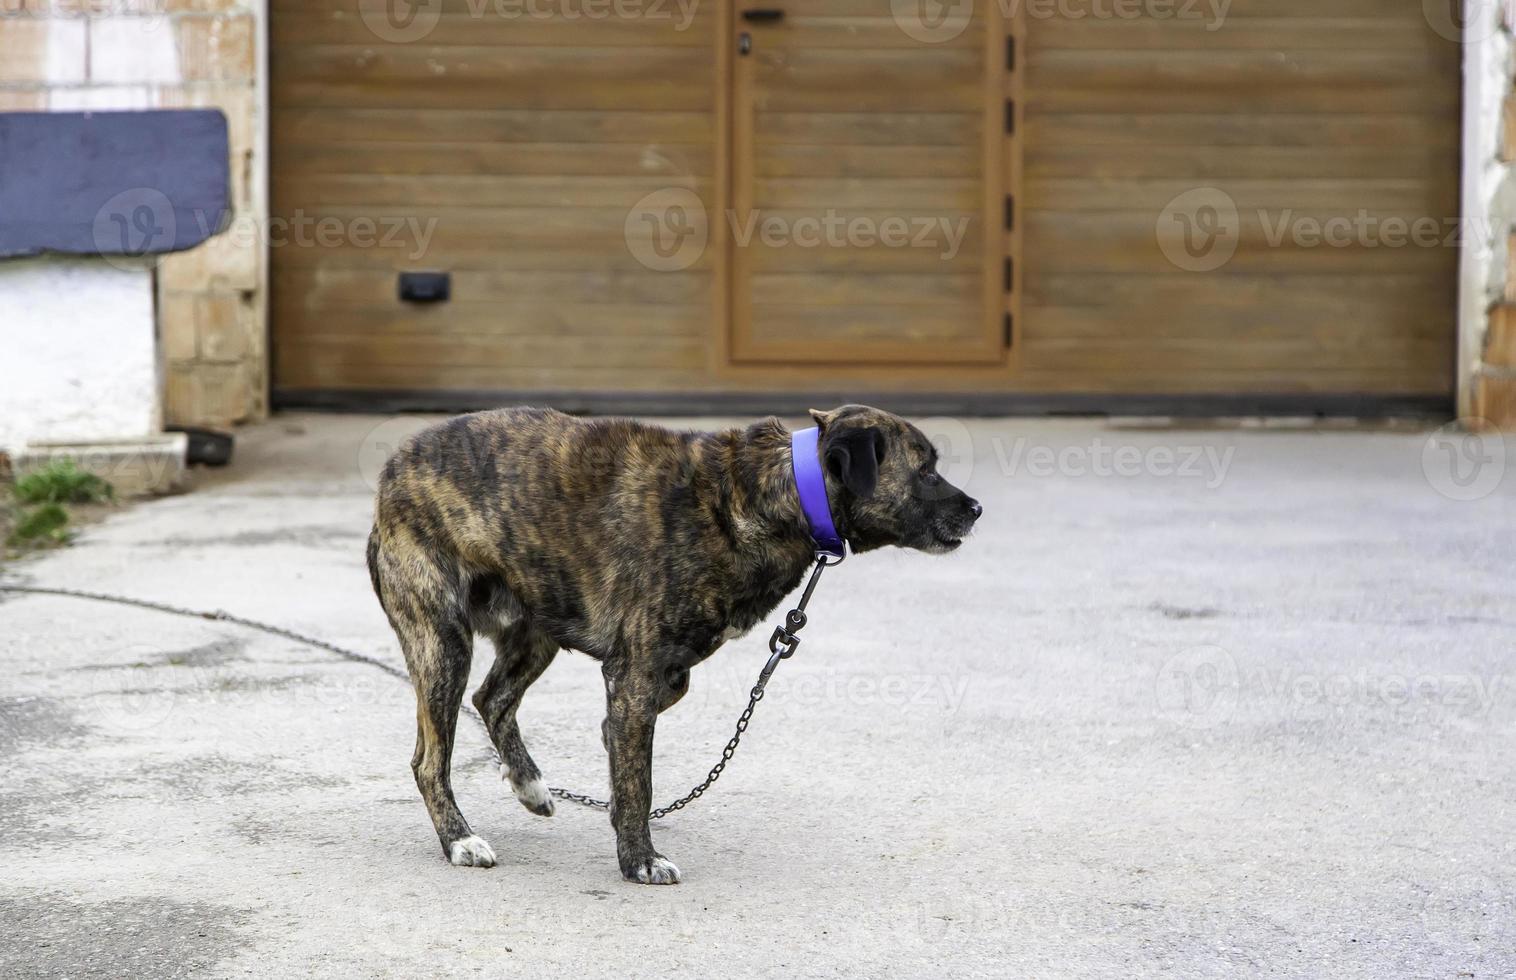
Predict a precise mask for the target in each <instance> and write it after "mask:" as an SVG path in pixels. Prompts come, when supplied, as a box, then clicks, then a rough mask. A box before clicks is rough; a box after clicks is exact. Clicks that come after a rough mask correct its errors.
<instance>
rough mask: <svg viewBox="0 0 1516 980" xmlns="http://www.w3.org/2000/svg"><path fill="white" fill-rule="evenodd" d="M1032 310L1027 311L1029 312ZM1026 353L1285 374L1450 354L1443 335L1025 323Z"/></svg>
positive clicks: (1091, 363) (1118, 366)
mask: <svg viewBox="0 0 1516 980" xmlns="http://www.w3.org/2000/svg"><path fill="white" fill-rule="evenodd" d="M1028 315H1029V316H1030V315H1031V314H1030V313H1029V314H1028ZM1026 344H1027V348H1028V355H1027V356H1028V357H1035V359H1036V361H1037V364H1038V368H1039V370H1043V371H1060V370H1061V371H1088V370H1099V369H1101V368H1107V369H1111V370H1122V371H1127V372H1142V371H1149V370H1155V369H1164V370H1169V371H1179V370H1184V371H1188V372H1192V373H1193V374H1195V375H1196V376H1202V377H1203V376H1205V375H1207V374H1209V373H1211V372H1216V371H1228V370H1231V371H1252V372H1256V373H1258V374H1266V373H1269V372H1278V373H1279V374H1281V375H1288V374H1289V373H1291V372H1293V371H1298V370H1301V365H1305V364H1310V365H1314V366H1315V369H1318V370H1321V369H1325V370H1330V369H1334V368H1335V369H1337V370H1339V371H1344V372H1351V371H1372V370H1376V369H1389V370H1395V369H1398V368H1400V367H1401V366H1403V365H1413V364H1434V363H1436V361H1437V360H1438V359H1439V358H1445V357H1451V354H1450V353H1449V350H1448V344H1447V341H1446V338H1441V337H1439V338H1435V339H1432V340H1421V339H1417V338H1406V337H1395V336H1391V337H1379V338H1377V339H1375V340H1374V342H1373V343H1370V344H1368V345H1362V344H1360V345H1357V346H1346V347H1339V348H1335V349H1334V348H1331V347H1328V346H1327V345H1326V344H1325V343H1324V339H1323V338H1322V337H1309V338H1305V339H1301V340H1257V339H1252V338H1249V339H1247V340H1246V341H1243V342H1238V343H1230V344H1228V343H1219V342H1218V340H1217V338H1216V337H1207V338H1200V339H1188V338H1180V339H1170V338H1154V337H1146V336H1143V337H1137V338H1132V339H1129V340H1121V339H1116V338H1111V339H1107V340H1103V341H1100V342H1099V343H1095V342H1091V341H1087V340H1083V339H1081V338H1068V337H1061V338H1050V339H1044V338H1043V337H1042V336H1041V335H1040V334H1038V333H1037V331H1036V330H1035V329H1028V331H1027V340H1026Z"/></svg>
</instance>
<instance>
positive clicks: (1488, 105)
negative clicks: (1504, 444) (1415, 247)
mask: <svg viewBox="0 0 1516 980" xmlns="http://www.w3.org/2000/svg"><path fill="white" fill-rule="evenodd" d="M1513 7H1516V4H1512V3H1510V2H1509V0H1467V2H1466V3H1465V16H1464V21H1463V35H1464V36H1463V41H1464V108H1463V124H1464V132H1463V151H1464V152H1463V156H1464V160H1463V208H1462V210H1463V233H1464V234H1463V242H1464V248H1463V253H1462V256H1461V268H1460V272H1459V280H1460V281H1459V331H1458V333H1459V350H1458V377H1459V390H1458V413H1459V415H1460V416H1462V417H1464V418H1465V419H1466V420H1468V421H1469V422H1470V424H1477V423H1478V422H1481V421H1489V422H1493V423H1495V424H1496V425H1499V426H1501V427H1504V428H1516V332H1513V330H1516V235H1513V229H1516V84H1513V69H1516V53H1513V46H1512V33H1511V31H1512V24H1513V23H1516V17H1513Z"/></svg>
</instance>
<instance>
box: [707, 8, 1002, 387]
mask: <svg viewBox="0 0 1516 980" xmlns="http://www.w3.org/2000/svg"><path fill="white" fill-rule="evenodd" d="M974 6H977V8H978V10H977V11H975V12H974V13H973V14H972V16H970V15H969V14H968V11H970V10H973V7H972V6H969V5H958V7H957V9H955V8H954V7H951V6H950V7H947V8H944V12H943V13H944V16H945V17H949V18H952V17H961V18H962V23H953V22H951V21H948V22H946V23H943V24H941V25H939V28H938V34H937V35H935V36H934V35H933V34H932V32H931V31H930V29H929V27H928V25H927V24H926V23H925V22H923V23H921V24H919V25H918V24H915V23H913V22H912V20H911V18H912V17H914V16H916V14H915V10H914V8H912V7H911V6H910V5H909V4H900V3H895V4H893V5H892V4H890V3H888V2H884V0H774V2H773V3H764V4H762V5H759V4H755V3H746V2H745V3H741V4H738V10H739V14H738V17H737V18H736V22H735V24H734V30H735V31H736V32H737V43H736V56H735V58H734V66H735V68H734V75H735V83H736V84H735V92H734V95H733V100H732V104H733V148H732V165H733V178H732V186H733V192H734V194H733V197H734V200H733V205H734V207H733V211H732V214H731V221H730V229H729V231H730V234H731V236H732V240H733V242H732V245H733V247H732V252H731V254H732V256H733V268H732V283H733V297H732V314H733V337H734V344H733V352H734V354H735V356H736V358H737V359H738V360H741V361H789V362H804V361H826V360H835V361H845V362H850V363H859V362H869V361H875V362H890V361H894V362H900V361H905V362H911V363H916V364H923V363H933V362H939V363H940V362H974V361H978V362H993V361H997V360H1000V359H1002V358H1003V357H1004V353H1005V342H1006V341H1005V338H1006V331H1007V327H1006V312H1007V311H1006V307H1005V299H1004V297H1005V289H1004V282H1003V279H1004V276H1003V272H1002V263H1001V255H1000V248H1001V244H1002V237H1003V236H1002V235H1000V234H999V228H998V226H997V227H994V228H987V227H986V220H985V219H986V216H988V215H997V216H998V215H999V214H1000V212H1001V211H1002V208H1001V201H1002V196H1003V193H1004V192H1003V188H1002V179H1001V177H1002V172H1003V168H1002V163H1001V153H1000V149H1001V146H1002V144H1003V142H1004V129H1003V126H1004V113H1005V110H1004V102H1003V100H1002V98H1001V97H1000V89H1001V87H1002V84H1003V77H1004V71H1005V57H1006V56H1005V36H1004V32H1003V29H1001V28H1000V21H999V17H998V13H997V7H996V5H995V4H993V3H981V4H977V5H974ZM923 9H926V7H925V6H924V7H923ZM960 11H961V12H960ZM918 28H919V29H918Z"/></svg>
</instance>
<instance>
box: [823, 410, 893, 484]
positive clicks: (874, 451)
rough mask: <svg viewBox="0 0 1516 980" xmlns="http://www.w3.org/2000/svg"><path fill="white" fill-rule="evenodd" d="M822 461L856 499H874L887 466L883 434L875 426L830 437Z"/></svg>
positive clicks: (827, 439) (825, 444) (825, 445)
mask: <svg viewBox="0 0 1516 980" xmlns="http://www.w3.org/2000/svg"><path fill="white" fill-rule="evenodd" d="M823 447H824V448H823V449H822V458H823V459H825V460H826V468H827V470H828V472H830V473H831V474H832V476H833V477H835V478H836V480H837V482H838V483H841V484H842V485H843V486H844V487H846V488H847V490H848V492H849V493H851V494H853V496H855V497H864V498H867V497H872V496H873V495H874V487H875V486H877V485H878V483H879V464H880V463H882V462H884V433H883V432H880V431H879V430H878V429H876V428H874V427H873V426H869V427H868V428H863V429H849V430H847V431H846V432H839V433H837V434H836V435H829V436H827V438H826V440H825V442H824V443H823Z"/></svg>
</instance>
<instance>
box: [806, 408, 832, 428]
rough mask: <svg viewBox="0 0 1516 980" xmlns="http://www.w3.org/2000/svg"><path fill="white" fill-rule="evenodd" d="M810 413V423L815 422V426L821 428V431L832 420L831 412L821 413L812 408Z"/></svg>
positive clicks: (819, 410) (817, 409)
mask: <svg viewBox="0 0 1516 980" xmlns="http://www.w3.org/2000/svg"><path fill="white" fill-rule="evenodd" d="M810 413H811V421H812V422H815V423H816V425H817V426H818V427H819V428H822V429H825V428H826V425H827V423H828V422H830V421H831V420H832V413H831V412H823V411H822V410H821V409H819V408H813V409H811V410H810Z"/></svg>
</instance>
